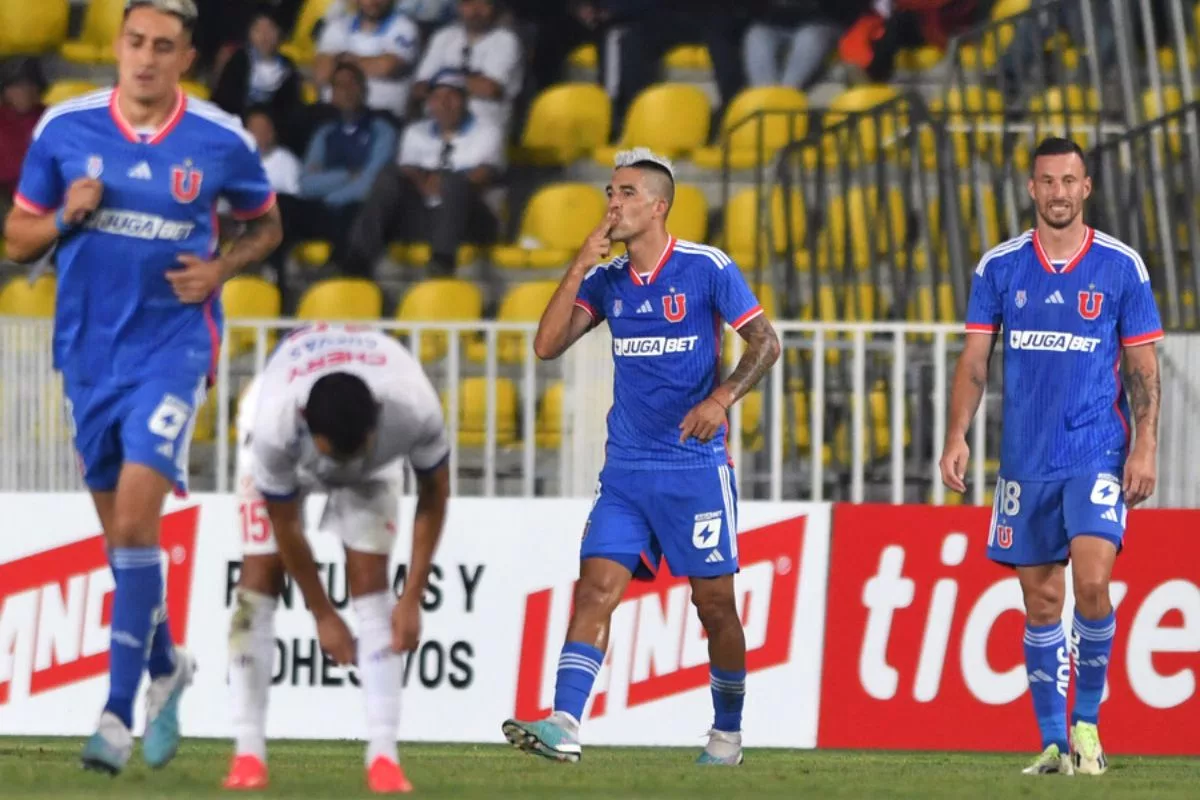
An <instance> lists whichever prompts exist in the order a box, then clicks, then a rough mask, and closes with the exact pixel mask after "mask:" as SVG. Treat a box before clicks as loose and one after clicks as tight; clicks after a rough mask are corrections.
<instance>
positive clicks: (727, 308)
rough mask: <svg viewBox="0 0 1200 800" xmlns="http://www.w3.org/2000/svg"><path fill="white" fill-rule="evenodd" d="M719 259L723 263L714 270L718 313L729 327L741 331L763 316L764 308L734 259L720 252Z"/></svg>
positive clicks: (718, 264)
mask: <svg viewBox="0 0 1200 800" xmlns="http://www.w3.org/2000/svg"><path fill="white" fill-rule="evenodd" d="M717 257H718V259H719V260H720V261H721V262H723V263H717V264H714V267H715V268H714V270H713V297H714V302H715V304H716V307H717V312H718V313H720V315H721V318H722V319H723V320H725V321H726V322H728V323H729V327H731V328H733V329H734V330H735V331H736V330H740V329H741V328H742V326H743V325H745V324H746V323H747V322H749V321H750V320H752V319H754V318H755V317H760V316H762V314H763V307H762V304H761V303H759V302H758V298H757V297H755V296H754V292H753V291H752V290H751V289H750V284H748V283H746V278H745V276H744V275H742V271H741V270H740V269H738V265H737V264H735V263H734V262H733V259H731V258H730V257H729V256H727V255H725V254H724V253H721V252H719V251H718V253H717Z"/></svg>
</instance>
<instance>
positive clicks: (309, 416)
mask: <svg viewBox="0 0 1200 800" xmlns="http://www.w3.org/2000/svg"><path fill="white" fill-rule="evenodd" d="M304 420H305V422H307V423H308V430H309V433H311V434H313V435H314V436H324V437H325V438H326V439H328V440H329V443H330V444H331V445H332V446H333V451H334V453H336V454H337V455H351V454H353V453H357V452H358V451H359V450H361V449H362V446H363V445H364V444H366V441H367V437H368V436H370V435H371V432H372V431H374V430H375V427H376V426H377V425H378V424H379V403H377V402H376V401H375V396H374V395H372V394H371V389H370V388H369V387H368V386H367V384H366V382H365V381H364V380H363V379H362V378H360V377H358V376H357V375H353V374H351V373H349V372H331V373H329V374H328V375H323V376H321V377H320V378H318V379H317V382H316V383H314V384H313V385H312V389H310V390H309V392H308V401H307V403H306V404H305V406H304Z"/></svg>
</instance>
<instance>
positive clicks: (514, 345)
mask: <svg viewBox="0 0 1200 800" xmlns="http://www.w3.org/2000/svg"><path fill="white" fill-rule="evenodd" d="M557 288H558V282H557V281H524V282H521V283H515V284H513V285H512V287H511V288H510V289H509V290H508V293H507V294H505V295H504V299H503V300H501V301H500V308H499V310H498V311H497V312H496V321H497V322H524V323H530V322H537V321H538V320H540V319H541V318H542V312H544V311H545V310H546V306H548V305H549V304H550V298H551V297H553V296H554V290H555V289H557ZM527 339H528V337H527V336H526V335H525V334H523V333H518V332H516V331H502V332H500V333H498V334H497V335H496V356H497V358H498V359H499V360H500V361H501V362H503V363H505V364H523V363H525V358H526V354H527V352H528V347H531V346H532V344H530V345H526V340H527ZM469 354H470V357H471V360H472V361H478V362H482V361H486V360H487V342H486V341H485V340H483V339H482V338H481V339H478V340H477V341H475V342H473V343H472V345H471V347H470V350H469Z"/></svg>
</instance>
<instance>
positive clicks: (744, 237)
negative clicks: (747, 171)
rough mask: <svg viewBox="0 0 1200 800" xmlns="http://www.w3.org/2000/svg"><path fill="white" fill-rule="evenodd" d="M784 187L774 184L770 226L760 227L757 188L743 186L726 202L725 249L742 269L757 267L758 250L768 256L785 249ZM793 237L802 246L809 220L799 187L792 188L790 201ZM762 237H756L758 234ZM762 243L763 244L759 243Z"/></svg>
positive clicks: (794, 241)
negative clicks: (806, 218)
mask: <svg viewBox="0 0 1200 800" xmlns="http://www.w3.org/2000/svg"><path fill="white" fill-rule="evenodd" d="M783 199H784V198H783V189H782V188H780V187H778V186H777V187H775V188H774V189H773V190H772V191H771V228H770V236H769V238H768V231H765V230H760V226H759V221H758V197H757V190H755V189H753V188H747V189H742V190H740V191H739V192H738V193H737V194H735V195H734V196H733V197H731V198H730V199H729V201H728V202H727V203H726V204H725V222H724V226H725V232H724V235H725V250H726V252H728V253H729V257H730V258H732V259H733V260H734V261H735V262H737V264H738V265H739V266H741V267H742V268H743V269H756V268H757V267H758V266H759V254H760V252H761V253H765V254H766V255H767V256H768V257H769V256H770V255H771V254H772V253H782V252H784V251H785V250H786V249H787V235H788V234H787V230H786V228H785V227H784V226H785V224H786V223H785V222H784V214H785V213H786V209H785V208H784V202H783ZM791 206H792V208H791V211H792V219H791V228H792V241H793V243H794V244H795V245H796V246H797V247H799V246H800V245H801V244H803V242H804V233H805V226H806V220H805V216H804V196H803V195H802V194H801V192H800V190H799V189H793V190H792V202H791ZM756 232H757V236H758V237H759V238H757V239H756V238H755V234H756ZM756 242H760V243H761V248H760V247H757V246H756V244H755V243H756Z"/></svg>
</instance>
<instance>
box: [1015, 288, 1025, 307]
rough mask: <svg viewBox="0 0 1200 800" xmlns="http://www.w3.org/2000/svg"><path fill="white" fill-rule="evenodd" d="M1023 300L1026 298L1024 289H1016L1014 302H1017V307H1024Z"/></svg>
mask: <svg viewBox="0 0 1200 800" xmlns="http://www.w3.org/2000/svg"><path fill="white" fill-rule="evenodd" d="M1025 300H1026V297H1025V290H1024V289H1017V296H1016V304H1017V308H1024V307H1025Z"/></svg>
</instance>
